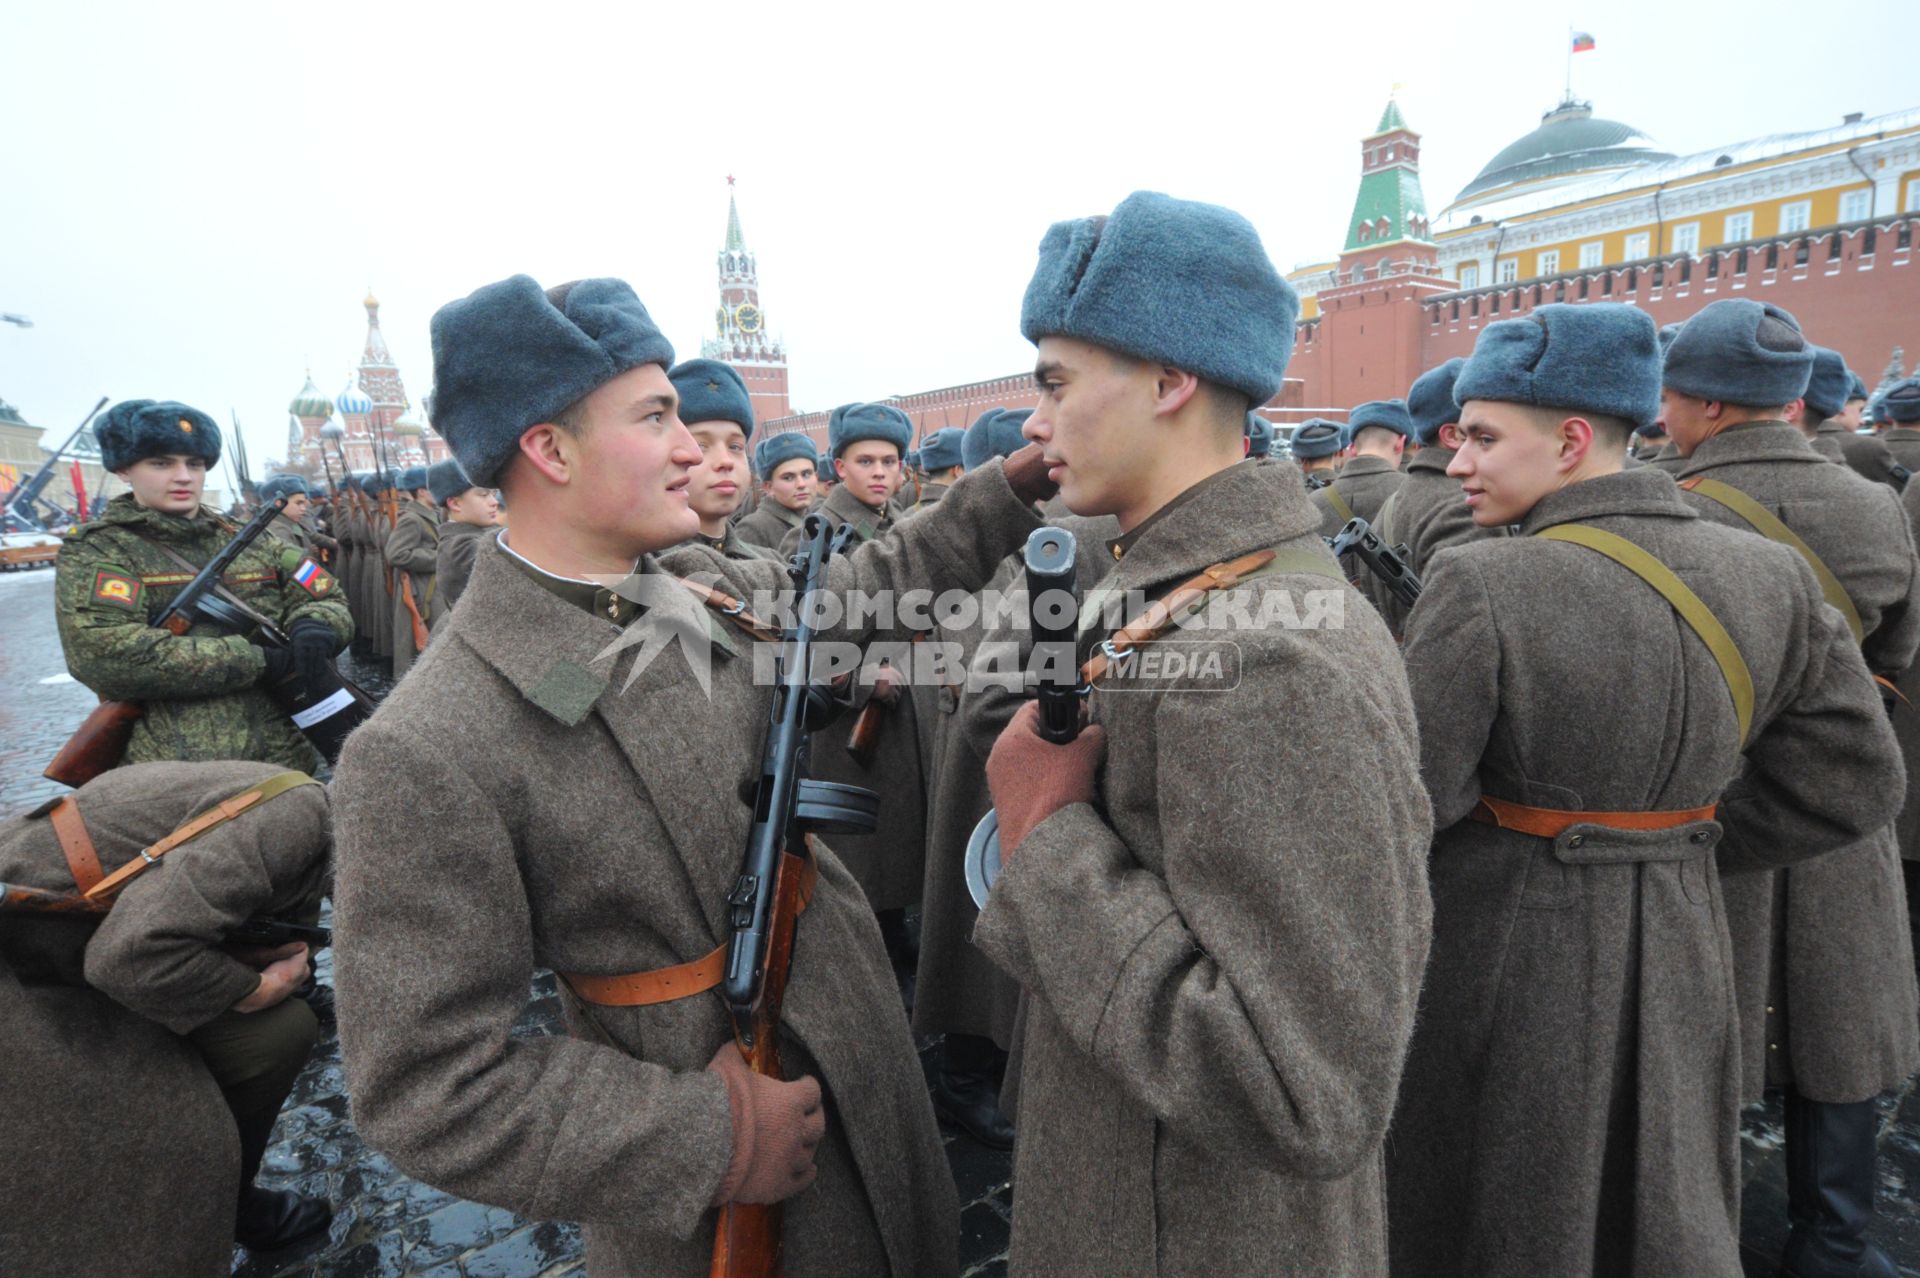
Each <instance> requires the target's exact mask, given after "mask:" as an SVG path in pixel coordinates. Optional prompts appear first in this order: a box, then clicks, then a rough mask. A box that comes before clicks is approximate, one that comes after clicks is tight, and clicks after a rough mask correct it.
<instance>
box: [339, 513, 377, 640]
mask: <svg viewBox="0 0 1920 1278" xmlns="http://www.w3.org/2000/svg"><path fill="white" fill-rule="evenodd" d="M333 535H334V536H335V537H337V538H338V539H339V541H340V571H339V572H338V573H336V574H335V575H336V576H338V577H339V578H340V580H341V582H342V583H343V584H344V585H345V587H346V592H347V607H348V609H349V610H351V611H352V613H353V633H354V637H355V638H356V639H366V640H369V641H370V636H371V635H372V633H373V632H372V631H371V630H369V629H368V628H367V623H368V622H369V621H370V620H371V619H372V617H373V614H372V613H371V612H369V611H368V607H367V596H366V591H367V575H368V573H367V552H366V545H365V542H366V520H365V519H364V518H363V517H362V516H361V514H360V510H359V507H358V506H357V505H356V504H354V503H351V502H343V503H342V504H341V506H340V509H339V510H338V511H336V512H335V513H334V517H333Z"/></svg>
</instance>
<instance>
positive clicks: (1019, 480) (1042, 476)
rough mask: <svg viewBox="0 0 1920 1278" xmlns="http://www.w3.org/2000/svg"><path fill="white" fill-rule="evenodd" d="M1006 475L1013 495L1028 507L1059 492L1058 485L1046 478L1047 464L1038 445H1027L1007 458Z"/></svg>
mask: <svg viewBox="0 0 1920 1278" xmlns="http://www.w3.org/2000/svg"><path fill="white" fill-rule="evenodd" d="M1006 475H1007V485H1008V486H1009V487H1011V488H1012V489H1013V495H1014V496H1015V497H1018V498H1019V499H1020V500H1021V501H1024V502H1026V503H1027V505H1029V506H1031V505H1033V504H1034V503H1035V502H1037V501H1045V500H1046V499H1047V498H1049V497H1051V496H1053V495H1054V494H1055V493H1057V492H1059V491H1060V485H1058V484H1056V483H1054V482H1053V481H1052V480H1051V479H1048V478H1047V463H1046V461H1045V460H1044V458H1043V455H1042V452H1041V449H1040V445H1038V444H1028V445H1027V446H1026V447H1025V448H1022V449H1021V450H1020V451H1019V452H1017V453H1015V454H1013V455H1012V456H1011V457H1009V458H1007V461H1006Z"/></svg>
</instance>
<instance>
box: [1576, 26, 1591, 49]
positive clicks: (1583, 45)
mask: <svg viewBox="0 0 1920 1278" xmlns="http://www.w3.org/2000/svg"><path fill="white" fill-rule="evenodd" d="M1592 47H1593V37H1592V36H1590V35H1588V34H1587V33H1586V32H1584V31H1576V32H1574V33H1573V51H1574V52H1575V53H1585V52H1586V51H1587V50H1589V49H1591V48H1592Z"/></svg>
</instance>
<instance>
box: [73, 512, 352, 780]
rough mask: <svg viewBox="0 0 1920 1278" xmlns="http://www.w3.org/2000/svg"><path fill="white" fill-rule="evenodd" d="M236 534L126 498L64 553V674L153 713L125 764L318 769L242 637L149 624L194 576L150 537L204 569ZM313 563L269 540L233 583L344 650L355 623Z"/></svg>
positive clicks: (200, 517)
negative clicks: (240, 762) (244, 762)
mask: <svg viewBox="0 0 1920 1278" xmlns="http://www.w3.org/2000/svg"><path fill="white" fill-rule="evenodd" d="M233 531H234V530H233V528H232V526H231V525H230V524H228V523H227V522H226V521H225V520H224V519H222V518H220V516H219V515H218V514H216V513H215V512H214V511H212V510H210V509H207V508H205V507H202V508H201V510H200V512H199V514H197V515H195V516H194V517H192V518H189V519H183V518H179V517H176V516H173V515H164V514H160V513H159V512H157V511H152V510H147V509H146V508H144V507H142V506H140V505H138V504H137V503H136V502H135V501H134V500H133V497H132V495H131V494H122V495H121V496H119V497H115V498H114V499H113V500H112V501H111V502H108V503H107V509H106V512H105V514H104V515H103V516H102V517H101V518H99V519H96V520H94V521H92V522H90V523H87V524H84V525H82V526H81V527H80V528H78V529H76V530H75V531H74V533H73V534H72V535H71V536H70V537H68V539H67V540H66V543H65V544H64V545H62V546H61V547H60V558H59V561H58V563H57V564H56V573H57V575H56V578H55V584H54V591H55V595H54V599H55V608H56V610H57V613H58V618H59V623H60V643H61V645H62V647H63V648H65V650H66V656H67V668H68V669H69V670H71V671H72V672H73V677H74V678H76V679H78V680H79V681H80V682H81V683H84V684H86V685H87V687H89V688H91V689H93V691H95V692H97V693H98V694H100V696H101V697H102V698H106V699H114V700H126V701H138V702H141V703H143V704H144V705H145V707H146V713H145V715H143V716H142V717H141V719H140V720H139V722H138V723H136V724H135V725H134V729H133V735H132V737H131V739H130V740H129V741H128V743H127V753H126V757H125V758H124V759H123V760H122V762H124V763H148V762H157V761H165V760H182V761H187V762H198V761H204V760H214V759H251V760H256V761H258V762H261V763H276V764H280V765H281V766H283V767H290V768H299V769H301V770H302V771H309V772H310V771H312V770H313V769H314V768H315V767H317V766H318V765H319V756H318V755H317V754H316V753H315V752H314V750H313V747H311V746H309V745H308V744H307V741H306V738H305V737H303V736H301V735H300V732H299V730H298V729H297V728H295V727H294V726H293V723H292V721H291V720H289V719H288V718H287V717H286V715H284V714H282V713H281V712H280V710H279V709H278V708H277V707H275V705H274V704H273V702H272V700H271V699H269V698H268V696H267V694H266V693H265V692H264V691H262V690H261V689H260V688H259V686H258V683H259V680H260V676H261V675H262V674H263V673H264V672H265V670H266V659H265V657H264V656H263V654H262V652H261V650H260V648H259V647H257V646H256V645H254V644H252V643H250V642H248V640H247V637H246V636H245V635H236V634H229V633H226V632H225V631H224V630H223V628H221V627H219V626H214V625H209V624H206V623H204V622H201V623H197V624H196V625H194V627H193V628H192V629H191V630H189V631H188V632H187V633H186V634H184V635H180V636H175V635H172V634H169V633H168V632H167V631H165V630H162V629H159V628H158V627H156V626H154V625H152V624H151V620H150V619H151V618H153V617H156V616H158V615H159V613H160V611H161V609H163V608H165V607H166V605H167V604H168V603H169V602H171V601H172V599H173V597H174V596H175V595H176V594H177V593H179V590H180V588H181V587H182V586H184V585H186V584H187V582H189V581H191V580H192V576H191V575H190V574H189V573H188V572H187V571H186V570H185V569H183V568H182V567H180V565H178V564H176V563H174V562H173V561H172V560H170V559H168V558H167V557H166V556H165V555H164V554H162V553H161V552H160V550H159V549H158V548H157V547H156V546H154V545H153V544H151V543H150V542H148V541H147V540H146V538H147V537H151V538H153V539H154V541H157V542H159V543H161V544H162V545H165V546H166V547H167V548H168V549H170V550H172V551H173V552H174V553H176V554H178V555H180V556H182V557H184V558H185V559H186V560H187V561H188V562H189V563H194V564H203V563H206V562H207V561H208V560H210V559H211V558H212V557H213V556H214V554H215V553H216V552H217V551H218V550H219V548H220V547H221V546H223V545H225V544H226V542H227V540H228V539H229V538H230V537H231V536H232V534H233ZM306 562H307V561H306V560H305V557H304V556H303V555H302V554H301V553H300V552H299V550H297V549H296V548H294V547H292V546H288V545H285V544H284V543H281V542H279V541H276V540H275V539H274V538H272V537H262V538H261V539H260V540H259V541H256V542H255V543H254V544H253V545H252V546H251V547H249V548H248V549H247V551H246V553H245V554H243V555H241V556H240V558H239V560H238V561H237V562H236V563H235V564H234V566H233V568H232V569H231V570H230V571H229V572H228V573H227V575H226V578H225V585H226V587H227V589H228V590H230V591H232V592H233V594H234V596H235V597H236V598H238V599H239V600H240V601H241V602H243V603H245V604H247V605H248V606H249V607H251V608H253V609H255V610H256V611H258V612H260V613H263V614H264V615H266V616H268V617H271V618H272V619H273V620H274V621H275V622H277V623H278V624H279V626H280V627H281V629H283V630H284V629H289V628H291V627H292V625H293V623H294V622H295V621H298V620H300V619H302V618H306V617H312V618H316V619H318V620H320V621H324V622H326V624H327V625H328V626H330V627H332V629H333V632H334V637H335V639H336V641H337V643H336V651H337V650H338V649H339V648H344V647H345V646H346V645H347V642H348V641H349V640H350V639H352V638H353V621H352V618H351V617H350V616H349V615H348V613H347V605H346V601H345V600H344V599H342V598H339V597H338V587H337V584H336V583H335V581H334V578H333V577H332V576H331V575H329V574H328V573H327V572H326V570H325V569H323V568H320V567H319V566H318V565H314V566H313V567H312V568H311V569H308V568H307V567H306V566H305V564H306Z"/></svg>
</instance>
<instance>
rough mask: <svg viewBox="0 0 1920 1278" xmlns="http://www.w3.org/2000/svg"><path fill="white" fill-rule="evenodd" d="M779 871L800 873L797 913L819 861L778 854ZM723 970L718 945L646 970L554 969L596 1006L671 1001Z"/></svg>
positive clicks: (701, 989) (702, 989) (709, 985)
mask: <svg viewBox="0 0 1920 1278" xmlns="http://www.w3.org/2000/svg"><path fill="white" fill-rule="evenodd" d="M780 872H781V873H782V874H798V875H799V876H800V911H799V912H800V913H802V914H804V913H806V910H807V905H808V904H809V903H810V902H811V901H812V900H813V889H814V885H815V884H816V883H818V882H819V880H820V863H819V862H818V861H816V860H815V859H814V858H813V857H811V856H795V855H794V854H793V853H791V852H786V853H782V854H781V871H780ZM726 974H727V947H726V946H725V945H721V946H719V947H717V948H715V949H713V950H711V951H709V952H708V953H706V954H703V955H701V956H700V957H699V958H697V959H694V960H693V961H692V962H688V963H675V964H674V965H673V966H672V967H656V968H653V969H652V970H650V971H646V972H627V973H624V974H622V975H619V976H589V975H587V974H586V973H584V972H561V973H558V975H559V977H560V979H561V980H563V981H565V982H566V983H567V988H568V989H570V990H572V991H573V994H574V997H576V998H578V999H579V1000H580V1001H581V1002H583V1003H593V1004H596V1005H597V1006H600V1007H651V1006H653V1005H654V1004H656V1003H672V1002H675V1001H677V1000H679V999H683V998H692V997H693V996H694V995H695V994H704V993H706V992H707V991H708V990H710V989H713V988H715V987H716V986H718V985H719V984H720V982H721V980H722V979H723V978H724V977H725V976H726Z"/></svg>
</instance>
